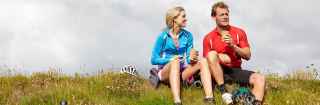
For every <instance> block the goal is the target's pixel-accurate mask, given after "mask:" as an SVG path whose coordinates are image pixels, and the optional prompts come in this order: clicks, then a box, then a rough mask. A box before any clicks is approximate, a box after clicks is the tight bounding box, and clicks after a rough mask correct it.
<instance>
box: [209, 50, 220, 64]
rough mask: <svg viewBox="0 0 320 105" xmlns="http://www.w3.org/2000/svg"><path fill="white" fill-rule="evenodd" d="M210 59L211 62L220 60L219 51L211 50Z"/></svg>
mask: <svg viewBox="0 0 320 105" xmlns="http://www.w3.org/2000/svg"><path fill="white" fill-rule="evenodd" d="M207 59H208V61H209V62H210V63H211V62H217V61H218V53H217V52H216V51H210V52H208V56H207Z"/></svg>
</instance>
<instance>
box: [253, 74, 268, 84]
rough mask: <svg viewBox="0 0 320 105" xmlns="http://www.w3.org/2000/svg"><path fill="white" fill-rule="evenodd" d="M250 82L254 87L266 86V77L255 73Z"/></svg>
mask: <svg viewBox="0 0 320 105" xmlns="http://www.w3.org/2000/svg"><path fill="white" fill-rule="evenodd" d="M250 81H251V83H252V84H253V85H265V76H264V75H262V74H258V73H254V74H252V76H251V77H250Z"/></svg>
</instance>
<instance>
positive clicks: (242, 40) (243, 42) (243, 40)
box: [239, 30, 250, 48]
mask: <svg viewBox="0 0 320 105" xmlns="http://www.w3.org/2000/svg"><path fill="white" fill-rule="evenodd" d="M240 33H241V34H239V38H240V40H239V47H240V48H244V47H250V46H249V43H248V39H247V34H246V33H245V32H244V31H243V30H240Z"/></svg>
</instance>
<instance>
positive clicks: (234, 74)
mask: <svg viewBox="0 0 320 105" xmlns="http://www.w3.org/2000/svg"><path fill="white" fill-rule="evenodd" d="M222 69H223V74H224V75H223V77H224V80H225V81H226V82H237V83H241V84H249V79H250V76H251V74H253V73H255V72H253V71H249V70H243V69H241V68H230V67H226V66H223V67H222Z"/></svg>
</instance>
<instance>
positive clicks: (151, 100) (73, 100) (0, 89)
mask: <svg viewBox="0 0 320 105" xmlns="http://www.w3.org/2000/svg"><path fill="white" fill-rule="evenodd" d="M267 81H268V86H267V90H268V92H267V96H266V100H265V101H266V103H265V104H267V105H320V98H319V96H320V88H319V87H320V81H319V80H293V79H275V78H271V77H269V78H268V80H267ZM215 97H216V100H217V105H222V103H221V98H220V95H219V93H218V92H217V91H215ZM63 99H65V100H67V101H68V103H69V105H171V104H172V96H171V93H170V88H168V87H166V86H161V87H160V88H159V89H158V90H155V89H153V88H151V87H150V86H149V84H148V82H147V81H146V80H145V79H142V78H138V77H131V76H128V75H120V74H116V73H103V74H100V75H95V76H79V75H75V76H74V77H70V76H63V75H59V74H57V73H54V72H49V73H35V74H33V75H32V76H29V77H26V76H22V75H15V76H2V77H0V105H57V104H58V103H59V102H60V101H61V100H63ZM202 99H203V92H202V90H201V88H194V87H191V88H184V89H182V101H183V103H184V104H185V105H202V104H203V103H202Z"/></svg>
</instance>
